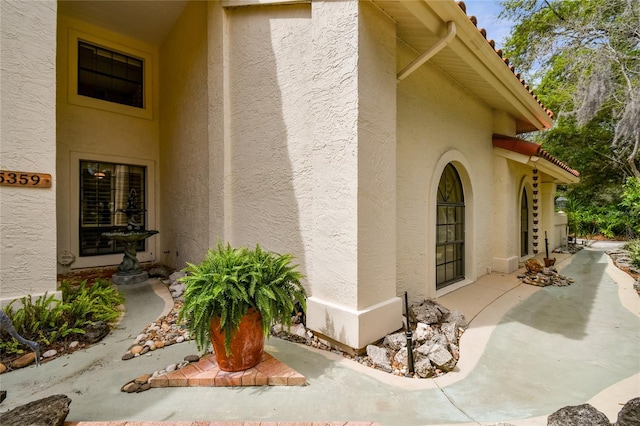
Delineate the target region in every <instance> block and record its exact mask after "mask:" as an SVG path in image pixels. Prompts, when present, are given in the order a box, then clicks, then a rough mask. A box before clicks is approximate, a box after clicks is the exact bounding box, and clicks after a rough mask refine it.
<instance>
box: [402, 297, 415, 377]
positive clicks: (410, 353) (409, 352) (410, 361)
mask: <svg viewBox="0 0 640 426" xmlns="http://www.w3.org/2000/svg"><path fill="white" fill-rule="evenodd" d="M404 311H405V312H406V314H407V332H406V333H405V335H406V337H407V360H408V364H409V365H408V367H409V373H411V374H413V333H412V332H411V328H409V298H408V297H407V292H406V291H405V292H404Z"/></svg>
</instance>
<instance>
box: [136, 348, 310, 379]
mask: <svg viewBox="0 0 640 426" xmlns="http://www.w3.org/2000/svg"><path fill="white" fill-rule="evenodd" d="M306 384H307V379H306V378H305V377H304V376H303V375H302V374H300V373H298V372H297V371H296V370H294V369H292V368H291V367H289V366H287V365H286V364H284V363H282V362H281V361H279V360H278V359H276V358H274V357H273V356H271V355H270V354H268V353H266V352H265V353H263V354H262V360H261V361H260V363H259V364H258V365H256V366H255V367H253V368H250V369H248V370H245V371H238V372H235V373H231V372H227V371H222V370H220V367H219V366H218V363H217V362H216V359H215V357H214V356H213V354H207V355H205V356H203V357H202V358H200V360H199V361H198V362H195V363H192V364H189V365H187V366H185V367H183V368H181V369H179V370H176V371H172V372H170V373H166V374H162V375H159V376H156V377H153V378H151V379H150V380H149V385H150V386H151V387H152V388H165V387H198V386H304V385H306Z"/></svg>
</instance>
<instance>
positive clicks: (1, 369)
mask: <svg viewBox="0 0 640 426" xmlns="http://www.w3.org/2000/svg"><path fill="white" fill-rule="evenodd" d="M6 372H7V366H6V365H4V364H3V363H1V362H0V374H3V373H6Z"/></svg>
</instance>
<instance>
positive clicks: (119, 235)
mask: <svg viewBox="0 0 640 426" xmlns="http://www.w3.org/2000/svg"><path fill="white" fill-rule="evenodd" d="M135 199H136V191H135V189H132V190H131V191H130V192H129V198H128V200H127V208H126V209H118V210H116V213H118V212H122V213H124V214H125V215H126V216H127V230H126V231H114V232H104V233H103V234H102V236H103V237H105V238H108V239H110V240H115V241H119V242H120V243H122V245H123V246H124V257H123V258H122V263H120V265H118V272H116V273H115V274H113V275H112V276H111V280H112V281H113V282H114V283H115V284H138V283H141V282H144V281H146V280H147V279H148V278H149V274H147V272H146V271H144V270H143V269H142V268H141V267H140V262H139V261H138V258H137V257H136V246H137V244H138V242H139V241H141V240H145V239H147V238H149V237H151V236H152V235H155V234H157V233H158V232H159V231H155V230H151V229H143V227H142V225H140V223H139V222H137V221H136V217H137V216H138V215H139V214H141V213H143V212H145V211H146V210H145V209H140V208H137V207H135Z"/></svg>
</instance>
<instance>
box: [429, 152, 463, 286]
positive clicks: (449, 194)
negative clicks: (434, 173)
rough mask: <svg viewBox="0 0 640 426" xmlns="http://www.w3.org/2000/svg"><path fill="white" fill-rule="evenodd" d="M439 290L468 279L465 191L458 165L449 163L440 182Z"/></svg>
mask: <svg viewBox="0 0 640 426" xmlns="http://www.w3.org/2000/svg"><path fill="white" fill-rule="evenodd" d="M437 209H438V214H437V223H436V289H437V290H439V289H441V288H444V287H446V286H448V285H450V284H453V283H455V282H457V281H460V280H462V279H464V193H463V190H462V181H461V180H460V175H458V171H457V170H456V168H455V167H454V166H453V165H451V163H449V164H447V166H446V167H445V169H444V171H443V172H442V176H441V177H440V184H439V185H438V202H437Z"/></svg>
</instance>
